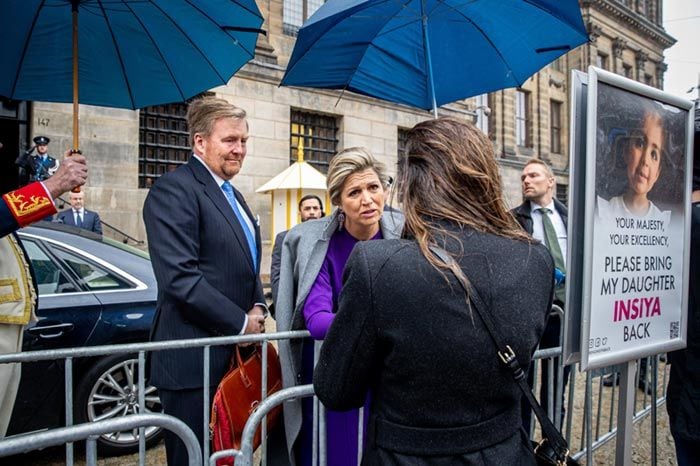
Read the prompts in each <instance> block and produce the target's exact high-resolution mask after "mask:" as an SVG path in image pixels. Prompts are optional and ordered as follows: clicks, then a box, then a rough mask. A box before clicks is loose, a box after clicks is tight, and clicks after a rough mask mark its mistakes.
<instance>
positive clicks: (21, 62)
mask: <svg viewBox="0 0 700 466" xmlns="http://www.w3.org/2000/svg"><path fill="white" fill-rule="evenodd" d="M44 3H46V0H42V1H41V4H40V5H39V6H38V7H37V9H36V14H35V15H34V19H33V20H32V26H31V27H30V28H29V34H27V37H26V39H25V41H24V47H22V58H20V60H19V66H18V67H17V73H16V74H15V80H14V82H13V83H12V94H11V95H8V96H7V97H10V98H14V96H15V91H16V90H17V83H18V82H19V75H20V73H21V72H22V66H23V65H24V59H25V57H26V56H27V48H29V42H30V40H31V38H32V34H33V33H34V28H35V27H36V23H37V21H38V20H39V12H40V11H41V9H42V8H43V7H44Z"/></svg>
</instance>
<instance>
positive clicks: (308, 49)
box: [280, 0, 411, 85]
mask: <svg viewBox="0 0 700 466" xmlns="http://www.w3.org/2000/svg"><path fill="white" fill-rule="evenodd" d="M410 1H411V0H405V2H403V3H408V2H410ZM392 2H398V3H402V2H400V1H398V0H384V1H382V2H377V4H381V3H392ZM371 6H374V4H373V5H371ZM366 8H369V6H367V5H366V4H365V5H364V6H363V7H362V8H359V9H358V10H357V12H360V11H362V10H365V9H366ZM345 19H347V17H346V18H343V20H342V21H344V20H345ZM387 19H391V17H390V16H387ZM342 21H339V22H338V23H341V22H342ZM338 23H336V24H334V25H333V26H331V27H330V28H328V29H326V30H325V31H324V32H323V34H319V36H318V37H317V38H316V40H315V41H313V43H311V44H309V46H308V47H306V50H305V51H304V53H302V54H301V56H300V57H299V58H297V60H296V62H294V65H292V67H291V68H290V67H289V64H287V69H286V70H285V72H284V77H286V76H287V75H288V74H289V73H290V72H291V71H293V70H294V69H295V68H296V67H297V65H298V64H299V63H300V62H301V61H302V60H303V59H304V57H305V56H306V55H307V54H308V53H309V52H311V49H312V48H313V47H314V45H316V44H317V43H318V41H319V40H321V39H322V38H323V37H324V36H325V35H326V33H327V32H328V31H329V30H330V29H333V27H335V25H337V24H338ZM302 29H303V26H302ZM363 56H364V55H363ZM360 61H362V60H360ZM284 77H283V78H282V80H284ZM280 85H281V83H280Z"/></svg>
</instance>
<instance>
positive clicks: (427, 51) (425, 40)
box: [420, 0, 438, 118]
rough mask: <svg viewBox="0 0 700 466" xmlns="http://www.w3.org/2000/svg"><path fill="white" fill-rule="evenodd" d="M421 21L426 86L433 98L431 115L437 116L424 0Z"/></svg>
mask: <svg viewBox="0 0 700 466" xmlns="http://www.w3.org/2000/svg"><path fill="white" fill-rule="evenodd" d="M420 9H421V16H422V21H421V22H422V23H423V44H424V46H425V50H424V51H425V59H426V64H427V65H428V86H429V87H430V96H431V97H432V100H433V117H434V118H437V117H438V113H437V102H436V101H435V81H434V79H433V60H432V58H431V57H430V39H429V38H428V17H427V16H426V14H425V0H422V1H421V2H420Z"/></svg>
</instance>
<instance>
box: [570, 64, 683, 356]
mask: <svg viewBox="0 0 700 466" xmlns="http://www.w3.org/2000/svg"><path fill="white" fill-rule="evenodd" d="M604 86H609V87H611V88H616V89H617V91H615V92H618V91H622V92H623V93H628V94H629V96H625V97H626V98H628V99H629V105H632V104H633V103H636V104H639V103H645V102H646V101H648V102H650V103H651V104H653V105H656V106H659V107H660V108H664V109H668V111H669V112H670V113H677V112H685V114H686V115H685V116H686V117H687V118H685V125H684V127H685V135H684V136H685V137H684V138H683V139H682V140H684V141H685V146H684V150H683V151H682V155H683V156H684V160H683V161H682V162H681V166H682V169H683V170H684V173H683V181H684V186H683V191H682V198H683V199H682V202H681V203H679V204H678V207H677V208H675V209H671V210H668V211H665V212H663V213H664V214H666V212H669V213H668V214H666V215H667V217H666V218H668V219H669V222H668V223H669V227H670V226H671V225H677V226H678V228H676V229H675V230H674V231H673V233H674V235H673V236H672V237H669V236H667V239H666V244H667V246H666V247H668V248H670V249H669V250H670V251H672V252H671V253H669V254H672V255H673V258H674V259H676V260H673V261H671V263H672V264H675V265H672V268H673V273H675V275H674V278H680V280H675V282H674V287H673V290H672V291H669V289H668V288H665V291H664V292H661V293H666V294H664V295H662V298H664V299H665V301H660V302H671V303H674V305H673V306H667V307H666V308H665V312H660V313H659V314H658V315H656V314H654V313H653V312H655V311H652V317H649V311H647V313H646V318H647V319H652V318H655V319H656V320H653V322H652V323H653V324H654V327H653V330H652V331H651V332H650V337H649V338H648V339H647V338H646V331H647V330H648V328H649V327H650V326H651V323H650V324H649V325H645V326H644V331H645V335H644V337H643V338H639V335H637V334H636V333H635V335H637V336H636V337H635V338H634V339H633V340H632V339H631V331H630V327H631V326H633V325H640V324H639V323H637V321H636V320H635V323H634V324H629V325H628V324H627V323H626V322H627V320H623V321H622V322H618V321H614V319H615V317H613V321H612V322H607V320H609V319H610V317H609V314H610V312H611V310H610V309H609V308H608V307H607V306H602V305H601V303H606V300H611V299H613V298H610V297H603V298H601V296H602V295H604V294H606V293H609V294H611V295H617V296H618V297H619V296H620V289H614V291H610V288H608V291H606V292H603V286H602V282H603V281H605V280H609V279H608V278H605V277H604V276H603V275H602V272H603V267H602V265H601V256H600V254H601V252H602V253H603V254H605V253H606V251H612V250H621V251H623V250H624V251H628V252H629V251H630V250H631V249H630V244H627V245H626V246H614V247H613V246H611V245H610V244H605V243H604V242H603V241H601V238H603V237H606V236H604V233H603V232H605V233H608V232H610V231H612V230H610V229H611V228H613V227H612V226H611V225H614V224H615V223H617V227H620V228H621V225H622V224H623V222H618V221H617V220H618V218H619V219H622V218H623V217H622V216H621V215H619V214H615V215H616V218H615V219H612V220H610V221H607V222H606V221H601V218H602V217H599V216H597V215H598V214H597V213H596V209H597V202H601V204H602V205H603V204H604V203H603V202H602V201H600V199H601V198H599V197H598V191H597V189H598V188H597V186H598V184H597V183H596V176H597V175H598V174H597V173H596V163H597V162H598V161H597V157H598V150H597V146H598V138H599V137H600V134H599V133H601V134H602V132H603V129H601V131H600V132H599V131H598V123H599V120H598V113H599V112H598V110H599V102H598V98H599V91H603V90H604ZM664 106H665V107H664ZM692 109H693V104H692V102H690V101H689V100H685V99H682V98H679V97H676V96H674V95H671V94H668V93H665V92H663V91H660V90H658V89H655V88H652V87H650V86H646V85H644V84H641V83H639V82H636V81H633V80H630V79H627V78H624V77H622V76H619V75H616V74H613V73H609V72H607V71H605V70H601V69H599V68H596V67H593V66H591V67H589V69H588V99H587V121H586V175H585V184H586V201H585V206H586V207H585V216H584V217H585V227H584V228H585V234H584V266H583V283H582V286H583V293H582V308H581V309H582V315H581V368H582V370H590V369H596V368H601V367H605V366H610V365H613V364H617V363H622V362H625V361H631V360H634V359H638V358H641V357H645V356H649V355H652V354H657V353H662V352H665V351H671V350H675V349H679V348H683V347H685V346H686V327H687V307H688V275H689V254H690V252H689V242H690V208H691V205H690V194H691V180H692V145H693V142H692V138H693V114H692ZM619 113H620V114H625V113H626V109H625V108H624V107H623V108H620V109H619ZM604 116H605V115H603V114H601V117H604ZM674 118H675V119H676V120H678V119H679V118H680V116H675V117H674ZM676 120H674V121H676ZM664 131H665V130H664ZM664 134H666V133H664ZM677 136H678V135H677ZM664 137H666V136H664ZM606 138H607V139H610V138H611V136H610V135H604V136H603V140H604V141H605V139H606ZM676 139H677V140H678V139H679V138H676ZM604 141H603V142H604ZM683 162H684V163H683ZM604 175H605V173H600V176H604ZM617 197H618V198H619V197H620V196H617ZM606 201H607V200H606ZM604 205H612V199H610V204H604ZM673 206H674V207H675V206H676V204H673ZM601 209H602V207H601ZM671 214H672V215H673V216H676V218H675V219H673V220H674V222H675V223H674V222H671V221H670V220H671ZM681 214H682V216H683V217H682V219H681V221H680V222H678V220H677V218H678V216H679V215H681ZM601 215H603V214H602V211H601ZM611 218H612V217H608V219H611ZM635 224H637V225H639V224H638V223H635ZM630 228H633V227H630ZM606 229H607V230H606ZM669 233H671V231H669ZM595 235H597V238H598V243H599V244H594V243H595V241H596V240H595ZM630 236H632V235H630ZM648 236H651V235H648ZM657 237H661V235H658V236H657ZM610 238H612V236H610ZM611 241H612V239H611ZM594 248H596V249H597V252H598V254H596V250H594ZM606 248H607V249H606ZM678 248H682V250H681V251H680V252H678ZM604 249H605V250H604ZM654 251H655V250H654ZM608 257H610V256H606V259H607V258H608ZM640 257H641V256H640ZM669 257H670V256H669ZM679 258H680V259H681V260H682V265H680V266H679V265H678V262H677V259H679ZM606 259H603V262H605V260H606ZM610 259H611V260H613V259H614V260H616V258H612V257H611V258H610ZM623 259H629V260H630V263H633V262H634V260H635V256H624V257H623ZM645 260H646V258H645ZM637 267H639V266H637ZM610 270H613V271H619V270H620V269H619V268H617V269H615V268H614V267H608V264H606V267H605V271H608V272H609V273H610V274H612V272H610ZM650 270H651V269H650ZM635 272H636V273H639V270H636V271H635V270H633V271H632V272H630V273H632V274H634V273H635ZM678 272H680V274H679V273H678ZM601 277H603V278H602V280H596V283H595V286H594V279H600V278H601ZM630 277H631V278H630ZM630 277H628V279H627V282H628V283H629V282H632V281H634V278H635V276H634V275H632V276H630ZM617 278H622V279H623V280H624V278H623V275H618V276H617ZM607 283H609V282H607ZM569 285H570V286H576V284H573V283H569ZM621 288H622V287H621ZM598 290H601V292H600V293H599V292H598ZM601 293H602V294H601ZM632 296H635V295H632ZM668 296H670V297H668ZM625 298H626V297H622V298H621V299H619V300H618V301H616V302H615V306H617V305H618V303H619V302H620V301H624V300H625ZM649 299H650V300H651V299H653V298H651V297H650V298H649ZM655 299H657V300H660V299H661V298H659V297H656V298H655ZM650 303H651V301H650ZM627 305H630V301H627ZM678 305H680V308H678ZM647 306H648V307H649V308H651V304H647ZM594 307H595V308H596V309H594ZM654 309H655V308H654ZM662 309H663V307H662ZM613 312H617V311H616V310H613ZM614 315H615V316H617V315H619V314H614ZM674 319H676V320H674ZM671 322H673V324H672V323H671ZM664 324H668V327H669V328H671V327H673V329H674V330H672V331H669V335H668V337H667V338H666V337H664V336H662V333H661V331H660V330H659V329H662V328H664ZM623 327H627V328H623ZM641 328H642V327H638V330H639V329H641ZM632 331H634V329H632ZM616 332H617V333H616ZM671 333H673V335H674V336H671ZM621 334H624V338H625V342H624V343H622V344H621V343H620V341H619V339H620V335H621ZM651 334H653V337H652V336H651ZM608 337H609V338H608ZM628 337H629V338H630V340H627V338H628Z"/></svg>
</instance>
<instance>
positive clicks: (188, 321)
mask: <svg viewBox="0 0 700 466" xmlns="http://www.w3.org/2000/svg"><path fill="white" fill-rule="evenodd" d="M234 192H235V195H236V198H237V199H238V201H239V202H240V203H241V205H242V206H243V208H244V210H245V213H246V214H247V215H248V216H249V217H250V219H251V221H252V222H253V225H255V224H256V222H255V221H254V219H253V216H252V214H251V212H250V209H248V206H247V205H246V203H245V200H244V199H243V197H242V196H241V194H240V193H239V192H238V191H235V190H234ZM143 219H144V223H145V224H146V232H147V233H148V250H149V252H150V254H151V260H152V263H153V271H154V272H155V276H156V280H157V282H158V303H157V307H156V317H155V321H154V323H153V329H152V331H151V339H152V340H153V341H164V340H176V339H185V338H204V337H212V336H221V335H238V334H239V333H240V331H241V329H242V328H243V325H244V322H245V317H246V313H247V312H248V311H249V310H250V309H251V308H252V307H253V305H254V304H256V303H265V298H264V296H263V290H262V284H261V282H260V277H259V276H258V273H257V271H256V270H254V268H253V260H252V257H251V255H250V249H249V246H248V242H247V241H246V237H245V233H244V232H243V229H242V227H241V224H240V223H239V221H238V219H237V218H236V215H235V214H234V212H233V209H231V206H230V204H229V203H228V201H227V200H226V196H225V195H224V193H223V191H222V190H221V188H220V187H219V186H217V184H216V182H215V181H214V178H212V176H211V174H210V173H209V172H208V171H207V169H206V167H205V166H204V165H203V164H202V163H200V162H199V161H198V160H196V159H195V158H191V159H190V161H189V163H187V165H183V166H181V167H179V168H178V169H177V170H175V171H173V172H170V173H167V174H165V175H163V176H161V177H160V178H159V179H158V181H156V183H155V184H154V185H153V187H152V188H151V190H150V192H149V193H148V197H147V198H146V203H145V204H144V208H143ZM255 238H256V244H257V251H256V252H255V253H256V255H257V263H258V264H259V263H260V229H259V227H257V225H256V227H255ZM230 357H231V348H230V347H227V346H213V347H212V348H211V365H210V367H211V384H212V386H216V385H217V384H218V383H219V381H220V380H221V378H222V377H223V375H224V373H225V372H226V370H227V369H228V367H229V364H230ZM202 367H203V366H202V350H201V348H198V349H191V350H174V351H155V352H153V354H152V355H151V369H150V375H151V383H153V384H154V385H155V386H157V387H158V388H164V389H168V390H181V389H190V388H199V387H202V386H203V370H202ZM198 409H201V406H200V407H199V408H198Z"/></svg>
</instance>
